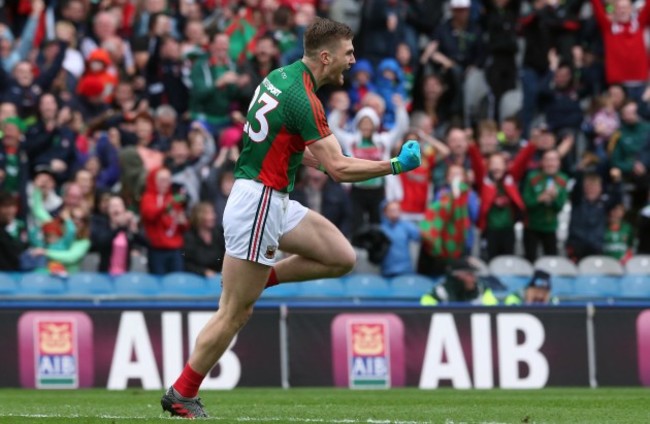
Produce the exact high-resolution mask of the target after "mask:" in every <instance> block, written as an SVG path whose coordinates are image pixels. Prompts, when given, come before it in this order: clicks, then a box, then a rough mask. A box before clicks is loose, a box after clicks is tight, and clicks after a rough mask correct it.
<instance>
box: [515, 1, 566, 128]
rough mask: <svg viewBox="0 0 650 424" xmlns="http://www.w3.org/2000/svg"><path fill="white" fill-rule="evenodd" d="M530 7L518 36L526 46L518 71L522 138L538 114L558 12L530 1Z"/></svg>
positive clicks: (548, 5)
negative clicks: (520, 93)
mask: <svg viewBox="0 0 650 424" xmlns="http://www.w3.org/2000/svg"><path fill="white" fill-rule="evenodd" d="M531 6H532V10H530V12H529V13H528V14H526V15H525V16H523V17H522V18H521V19H520V24H521V33H522V35H523V38H524V40H525V45H526V48H525V49H524V57H523V66H522V70H521V87H522V92H523V105H522V108H521V121H522V125H523V130H524V137H528V136H529V133H530V126H531V124H532V123H533V120H534V118H535V115H536V114H537V109H538V100H539V93H540V90H541V89H542V81H543V79H544V77H545V76H546V75H547V73H548V69H549V59H548V56H549V51H550V49H551V46H552V39H551V36H550V33H551V31H552V30H553V29H554V28H553V27H554V26H555V24H556V23H557V22H558V17H557V10H556V9H555V8H554V7H553V4H552V2H548V1H547V0H533V1H532V2H531Z"/></svg>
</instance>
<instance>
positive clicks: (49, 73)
mask: <svg viewBox="0 0 650 424" xmlns="http://www.w3.org/2000/svg"><path fill="white" fill-rule="evenodd" d="M64 56H65V46H63V48H61V49H60V51H59V54H58V55H57V57H56V59H55V61H54V63H53V64H52V66H50V67H49V68H47V69H40V71H39V74H38V76H37V77H34V69H33V66H32V64H31V63H29V62H26V61H21V62H18V63H17V64H16V66H15V67H14V70H13V77H10V76H9V75H8V74H7V73H6V72H5V71H4V68H3V67H2V66H0V95H1V96H2V98H3V99H4V101H6V102H9V103H13V104H15V105H16V106H17V107H18V114H19V116H20V117H21V118H23V119H28V118H33V117H34V116H35V115H36V113H37V107H38V100H39V98H40V97H41V95H42V94H43V93H47V92H48V91H49V89H50V86H51V85H52V83H53V82H54V79H55V78H56V76H57V75H58V74H59V71H60V70H61V66H62V64H63V58H64Z"/></svg>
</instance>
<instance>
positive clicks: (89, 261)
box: [79, 252, 100, 272]
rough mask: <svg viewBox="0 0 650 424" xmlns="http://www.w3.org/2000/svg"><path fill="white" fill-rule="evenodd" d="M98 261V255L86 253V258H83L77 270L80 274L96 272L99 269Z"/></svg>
mask: <svg viewBox="0 0 650 424" xmlns="http://www.w3.org/2000/svg"><path fill="white" fill-rule="evenodd" d="M99 261H100V257H99V253H95V252H91V253H87V254H86V256H84V258H83V259H82V260H81V265H79V270H80V271H82V272H97V270H98V269H99Z"/></svg>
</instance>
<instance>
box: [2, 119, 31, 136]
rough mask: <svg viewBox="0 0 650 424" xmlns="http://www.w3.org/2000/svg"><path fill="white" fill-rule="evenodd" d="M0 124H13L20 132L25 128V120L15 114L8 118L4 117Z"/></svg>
mask: <svg viewBox="0 0 650 424" xmlns="http://www.w3.org/2000/svg"><path fill="white" fill-rule="evenodd" d="M2 124H3V125H14V126H16V127H17V128H18V130H19V131H20V132H21V133H23V132H25V130H26V129H27V128H26V126H25V121H23V120H22V119H20V118H19V117H17V116H10V117H8V118H5V119H4V120H3V121H2Z"/></svg>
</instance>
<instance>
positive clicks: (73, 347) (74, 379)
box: [18, 312, 93, 389]
mask: <svg viewBox="0 0 650 424" xmlns="http://www.w3.org/2000/svg"><path fill="white" fill-rule="evenodd" d="M18 334H19V336H18V337H19V343H18V345H19V352H20V356H19V358H20V379H21V385H22V386H23V387H28V388H37V389H73V388H77V387H91V386H92V383H93V351H92V323H91V322H90V319H89V318H88V316H87V315H86V314H84V313H81V312H27V313H25V314H23V315H22V316H21V317H20V320H19V321H18Z"/></svg>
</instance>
